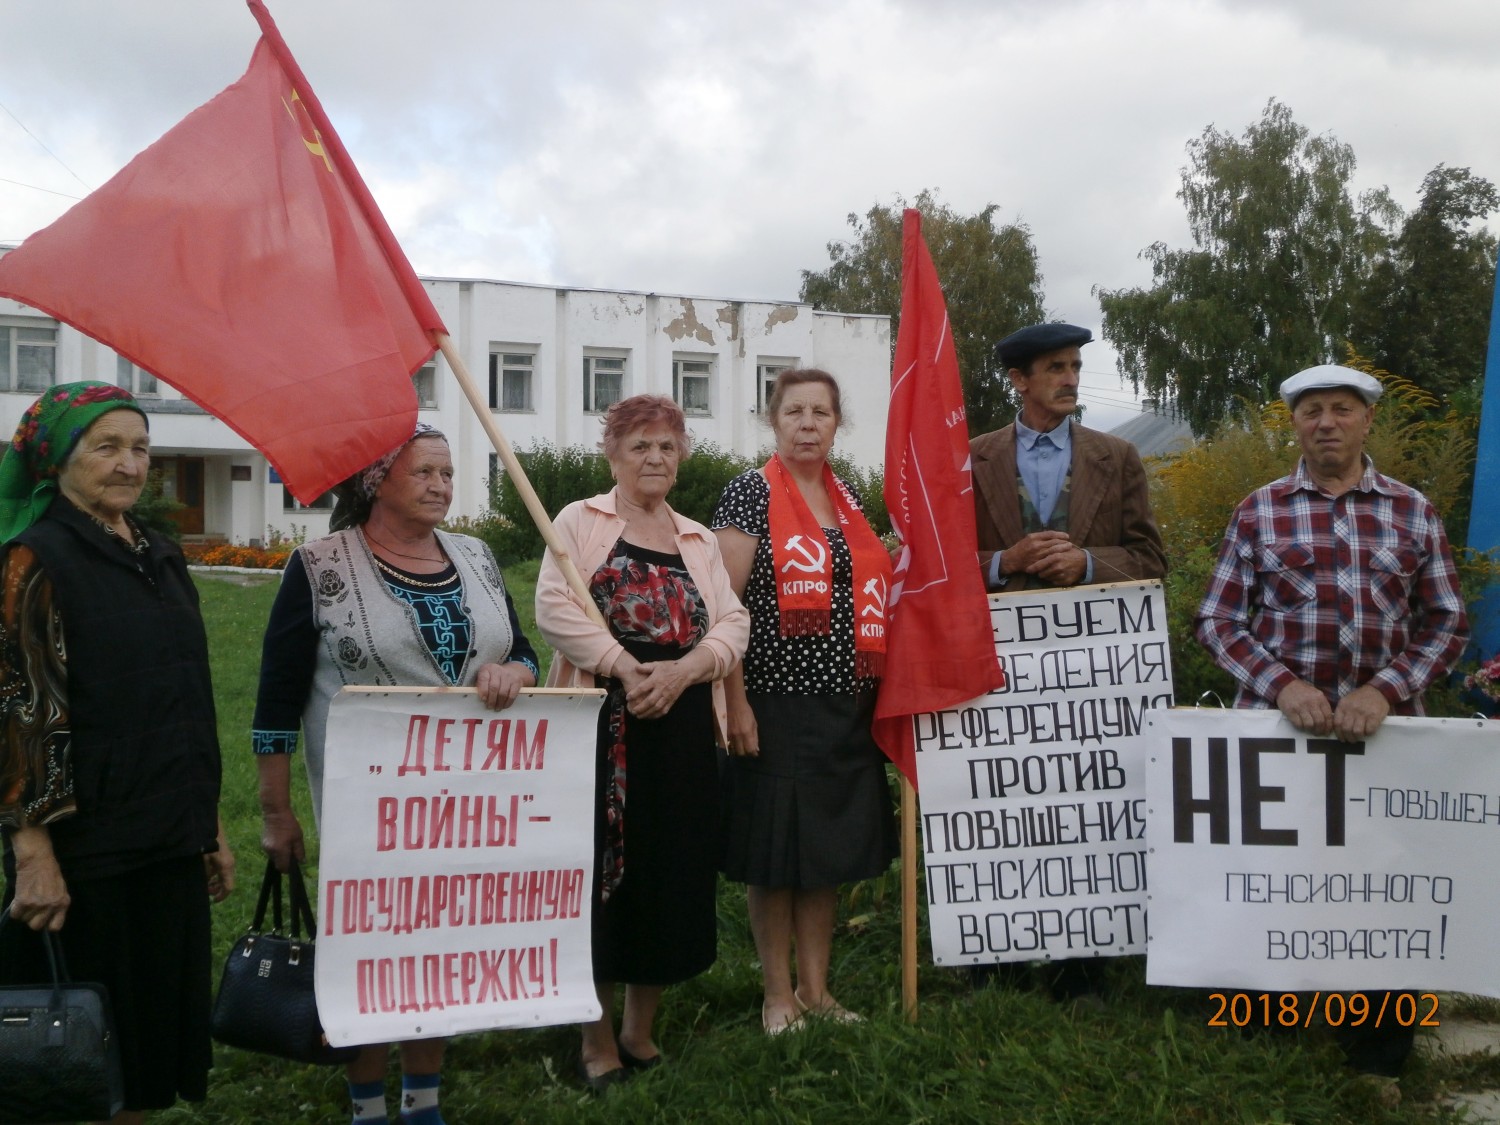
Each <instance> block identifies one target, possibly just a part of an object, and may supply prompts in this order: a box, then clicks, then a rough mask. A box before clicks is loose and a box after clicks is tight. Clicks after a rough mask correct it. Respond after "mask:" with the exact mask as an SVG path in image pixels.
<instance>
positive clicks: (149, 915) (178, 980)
mask: <svg viewBox="0 0 1500 1125" xmlns="http://www.w3.org/2000/svg"><path fill="white" fill-rule="evenodd" d="M6 858H7V859H10V857H9V856H7V857H6ZM9 866H10V865H9V864H7V868H9ZM63 874H64V878H65V879H66V878H67V873H66V872H64V873H63ZM204 879H205V876H204V873H203V860H202V858H201V857H200V856H185V857H182V858H178V859H170V860H163V861H162V862H160V863H154V864H151V865H150V866H148V867H139V868H136V869H134V870H132V871H126V872H123V873H121V874H117V875H111V876H109V877H107V878H103V879H94V880H88V879H82V880H68V895H69V897H70V898H71V900H72V903H71V905H70V906H69V907H68V916H67V919H66V920H65V921H64V922H63V928H62V932H61V935H60V936H61V938H62V946H63V952H64V955H65V956H66V957H67V961H68V972H69V975H71V976H72V978H73V979H74V980H77V981H97V982H99V983H101V984H103V985H105V986H106V987H107V988H108V989H109V999H110V1005H111V1006H112V1007H113V1009H114V1017H115V1030H116V1034H117V1037H118V1039H119V1043H120V1062H121V1064H122V1068H123V1070H124V1072H125V1108H126V1109H137V1110H139V1109H165V1108H166V1107H167V1106H170V1105H171V1104H172V1103H173V1102H175V1101H176V1100H177V1099H178V1098H183V1099H185V1100H187V1101H202V1100H203V1099H204V1097H205V1096H207V1094H208V1068H209V1066H210V1065H211V1064H212V1062H213V1045H212V1043H211V1042H210V1041H209V1031H208V1013H209V997H210V994H211V990H212V983H211V970H210V967H209V944H210V939H211V930H210V924H209V916H208V890H207V887H206V885H205V883H204ZM14 897H15V883H14V881H13V880H12V881H10V882H8V883H7V885H6V888H5V907H4V908H5V909H6V910H9V909H10V902H11V899H12V898H14ZM49 974H50V970H49V968H48V965H47V953H46V949H45V947H44V946H43V944H42V942H41V940H40V939H39V938H38V937H37V935H36V934H34V933H32V932H31V931H30V930H29V929H28V928H26V927H25V926H21V925H17V924H16V923H15V922H13V921H12V922H7V923H6V925H5V928H4V929H3V930H0V982H4V983H6V984H31V983H35V982H37V981H43V980H49V979H50V975H49Z"/></svg>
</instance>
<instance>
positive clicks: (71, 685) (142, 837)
mask: <svg viewBox="0 0 1500 1125" xmlns="http://www.w3.org/2000/svg"><path fill="white" fill-rule="evenodd" d="M147 538H148V539H149V540H150V544H151V545H150V548H149V549H148V551H147V552H146V554H145V555H144V556H133V555H131V554H130V552H128V551H127V550H126V549H125V548H124V547H123V546H122V544H121V543H120V542H118V541H116V540H114V539H113V538H112V537H111V536H109V535H107V534H106V533H105V532H104V530H103V529H102V528H101V527H99V525H98V524H96V523H95V522H94V521H93V520H91V519H90V518H89V517H88V516H86V515H84V514H83V513H82V512H80V511H79V510H78V509H77V508H75V507H74V506H73V505H72V504H71V503H69V502H68V501H67V500H66V499H64V498H63V497H61V496H59V497H58V498H57V499H56V500H55V501H54V502H53V504H52V506H51V507H50V508H49V509H47V514H46V515H45V516H43V517H42V519H40V520H38V521H37V522H36V523H35V524H33V525H32V526H31V527H29V528H27V529H26V530H25V531H24V532H22V533H21V534H20V535H18V536H17V537H16V539H15V542H17V543H24V544H25V545H26V546H28V547H30V548H31V549H32V550H34V551H35V552H36V553H37V557H38V559H39V560H40V561H41V565H42V569H43V570H44V571H45V572H46V574H47V577H48V578H49V579H51V581H52V586H53V589H54V591H55V604H56V606H57V608H58V611H59V612H60V613H61V615H62V623H63V642H64V644H65V645H66V646H67V668H68V713H69V719H70V724H71V730H72V751H71V760H72V767H73V786H74V792H75V794H76V796H77V799H78V812H77V815H75V816H70V817H66V818H64V819H62V820H57V821H54V822H52V824H50V825H48V829H49V831H50V832H51V835H52V846H53V850H54V851H55V852H56V853H57V857H58V859H59V861H60V862H61V864H62V869H63V873H64V875H65V876H66V877H68V878H97V877H101V876H107V875H111V874H115V873H117V872H120V871H127V870H130V869H132V868H136V867H141V866H144V865H145V864H148V863H154V862H157V861H159V860H163V859H171V858H175V857H178V856H182V855H191V854H197V853H200V852H205V851H212V850H213V849H214V846H215V841H216V839H217V836H218V828H217V809H218V800H219V738H218V726H217V722H216V720H215V716H214V698H213V688H212V686H211V684H210V682H209V671H208V638H207V636H206V635H205V633H204V630H203V619H202V617H201V616H200V615H199V613H198V591H197V588H196V587H194V585H193V581H192V578H191V577H190V576H189V575H188V571H187V564H186V562H185V561H184V559H183V557H182V553H181V552H180V551H179V550H177V548H176V546H174V545H173V544H171V543H170V542H168V541H167V540H166V539H165V538H164V537H163V536H161V535H160V534H151V535H149V536H148V537H147Z"/></svg>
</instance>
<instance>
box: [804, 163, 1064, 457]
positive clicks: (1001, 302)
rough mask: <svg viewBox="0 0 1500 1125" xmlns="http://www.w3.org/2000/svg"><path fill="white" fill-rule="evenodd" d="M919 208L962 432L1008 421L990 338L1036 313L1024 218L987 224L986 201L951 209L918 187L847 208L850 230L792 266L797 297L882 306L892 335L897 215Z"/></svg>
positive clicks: (836, 305) (850, 308) (897, 305)
mask: <svg viewBox="0 0 1500 1125" xmlns="http://www.w3.org/2000/svg"><path fill="white" fill-rule="evenodd" d="M908 206H910V207H915V208H916V209H917V210H919V211H921V212H922V234H923V237H924V238H926V240H927V247H928V249H929V250H930V251H931V252H932V260H933V263H934V265H936V267H937V274H938V278H939V280H940V281H941V282H942V285H943V295H944V296H945V297H946V298H947V301H948V317H949V320H950V321H951V323H952V326H953V341H954V346H955V349H956V351H957V354H958V369H959V372H960V374H961V376H962V379H963V384H964V401H965V403H966V404H967V411H968V421H969V432H970V433H971V434H978V433H984V432H985V431H986V430H992V429H994V428H995V427H996V426H999V425H1002V424H1003V423H1004V422H1006V421H1008V417H1007V415H1008V414H1009V410H1008V409H1007V407H1008V404H1009V403H1010V401H1011V388H1010V381H1009V380H1008V379H1007V378H1006V375H1005V372H1004V371H1002V370H1001V369H1000V365H999V364H998V363H996V362H995V357H994V345H995V341H997V340H999V339H1001V338H1002V337H1004V336H1007V335H1009V334H1010V333H1011V332H1014V331H1015V330H1016V329H1017V328H1021V327H1024V326H1025V325H1028V324H1035V323H1037V322H1038V321H1040V320H1042V319H1044V316H1045V314H1044V311H1043V297H1042V278H1041V274H1040V273H1038V272H1037V258H1036V249H1035V247H1033V246H1032V244H1031V231H1030V230H1029V229H1028V228H1027V227H1026V225H1025V224H1024V223H1007V224H1005V225H1004V226H998V225H996V221H995V216H996V214H997V212H998V211H999V210H1000V208H999V207H998V206H997V205H996V204H993V203H990V204H987V205H986V206H985V207H984V208H983V209H981V210H980V211H979V212H978V213H977V214H973V215H960V214H958V213H957V212H956V211H954V210H953V209H952V208H951V207H949V206H947V205H946V204H944V203H942V202H940V201H939V200H938V198H937V193H936V192H933V191H927V190H924V191H922V192H920V193H918V195H917V198H916V200H915V201H913V202H912V203H910V204H908V203H907V202H906V200H905V199H903V198H902V197H901V196H897V197H896V201H895V202H894V203H892V204H891V205H889V206H886V207H882V206H879V205H876V206H874V207H871V208H870V209H869V210H868V211H866V212H865V214H864V215H863V216H860V215H856V214H853V213H851V214H850V215H849V220H848V221H849V226H851V227H853V228H854V237H853V238H852V239H850V240H849V241H847V242H839V241H834V242H830V243H829V244H828V257H829V259H830V263H829V266H828V268H827V269H825V270H822V271H820V272H819V271H813V270H803V271H802V299H803V300H804V301H807V302H809V303H810V304H812V305H813V306H814V307H815V308H820V309H837V310H839V311H841V312H868V313H885V314H886V315H888V316H889V317H890V318H891V337H892V339H893V340H894V339H895V334H896V331H897V330H898V329H899V327H900V315H901V212H902V211H903V210H904V209H905V208H906V207H908Z"/></svg>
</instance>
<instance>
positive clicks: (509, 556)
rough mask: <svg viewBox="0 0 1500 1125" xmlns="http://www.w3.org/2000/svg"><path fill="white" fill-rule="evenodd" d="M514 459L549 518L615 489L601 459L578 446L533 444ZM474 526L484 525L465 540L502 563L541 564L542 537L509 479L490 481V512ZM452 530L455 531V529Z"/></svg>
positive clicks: (503, 474)
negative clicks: (478, 542)
mask: <svg viewBox="0 0 1500 1125" xmlns="http://www.w3.org/2000/svg"><path fill="white" fill-rule="evenodd" d="M516 459H517V460H519V461H520V462H521V468H523V469H524V470H525V471H526V479H527V480H529V481H530V482H531V487H532V488H533V489H534V490H535V492H536V494H537V498H538V499H540V500H541V502H542V507H543V508H545V509H546V511H547V514H548V515H549V516H556V515H557V513H558V512H560V511H562V510H563V509H564V508H565V507H567V506H568V505H569V504H571V503H572V502H573V501H574V500H581V499H583V498H584V497H585V496H595V495H597V494H598V493H600V492H608V491H609V489H610V488H611V487H612V486H613V484H614V482H613V481H612V480H611V479H610V475H609V464H608V463H607V462H606V461H605V460H604V458H603V457H602V456H601V455H600V454H598V453H594V452H590V451H589V450H587V449H584V448H583V447H582V446H578V445H570V446H565V447H563V448H558V447H557V446H554V445H552V444H551V443H549V442H532V444H531V448H529V449H528V450H526V451H525V452H521V451H517V453H516ZM465 522H468V521H465ZM472 522H473V524H474V525H476V526H477V525H483V530H482V531H481V530H474V529H473V528H471V529H470V530H468V534H471V535H478V536H479V538H481V539H483V540H484V541H485V542H487V543H489V545H490V550H492V551H494V552H495V557H496V559H498V560H499V561H500V562H501V563H506V562H510V561H514V560H518V559H536V558H541V555H542V548H543V546H544V544H543V542H542V533H541V532H540V531H538V530H537V529H536V524H535V523H534V522H533V521H532V519H531V514H530V513H529V512H528V511H527V510H526V505H525V504H524V503H522V501H521V494H520V493H519V492H518V491H516V486H515V484H514V482H513V481H512V480H511V479H510V474H509V473H506V472H504V471H501V472H498V473H496V474H495V476H494V477H493V478H492V479H491V480H490V503H489V508H488V509H487V510H486V511H485V513H484V515H483V516H481V517H480V519H479V520H477V521H472ZM454 529H455V530H458V526H457V524H455V525H454Z"/></svg>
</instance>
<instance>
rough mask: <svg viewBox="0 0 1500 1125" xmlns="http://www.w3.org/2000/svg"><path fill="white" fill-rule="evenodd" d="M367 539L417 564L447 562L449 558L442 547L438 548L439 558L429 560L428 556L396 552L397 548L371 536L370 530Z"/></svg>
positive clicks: (366, 534)
mask: <svg viewBox="0 0 1500 1125" xmlns="http://www.w3.org/2000/svg"><path fill="white" fill-rule="evenodd" d="M365 538H366V539H368V540H369V541H370V542H371V543H374V544H375V545H376V546H377V547H379V548H380V549H381V550H383V551H389V552H390V553H391V554H393V555H395V556H396V557H397V558H399V559H412V560H413V561H415V562H446V561H447V558H448V557H447V556H446V555H445V554H443V548H442V546H441V545H439V546H438V557H437V558H435V559H432V558H428V557H427V556H426V555H408V554H407V553H406V552H405V551H398V550H396V548H394V547H392V546H389V545H388V544H386V543H382V542H381V541H380V540H379V539H376V538H375V536H373V535H371V534H370V533H369V531H368V530H366V531H365Z"/></svg>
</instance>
